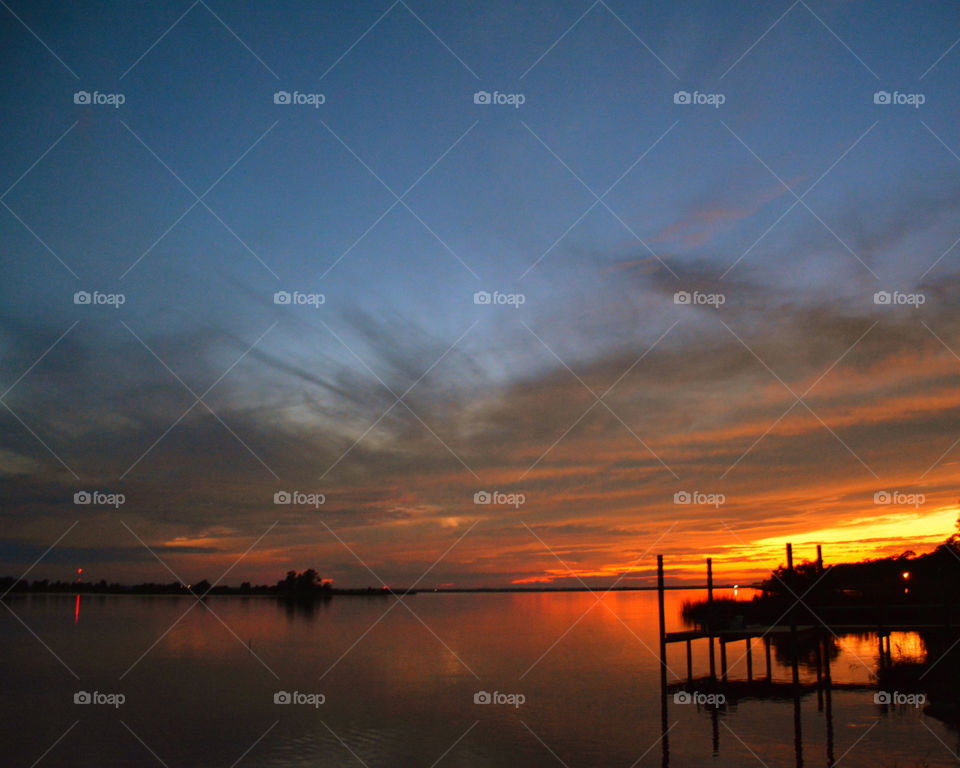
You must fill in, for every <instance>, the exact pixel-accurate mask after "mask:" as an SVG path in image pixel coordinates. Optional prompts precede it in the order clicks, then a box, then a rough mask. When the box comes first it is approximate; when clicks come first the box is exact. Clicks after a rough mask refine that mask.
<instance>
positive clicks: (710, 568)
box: [707, 557, 717, 682]
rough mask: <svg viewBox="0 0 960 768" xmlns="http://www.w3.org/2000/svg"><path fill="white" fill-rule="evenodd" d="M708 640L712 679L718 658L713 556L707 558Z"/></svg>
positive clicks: (715, 676)
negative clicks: (714, 638)
mask: <svg viewBox="0 0 960 768" xmlns="http://www.w3.org/2000/svg"><path fill="white" fill-rule="evenodd" d="M707 642H709V643H710V679H711V680H712V681H714V682H715V681H716V679H717V660H716V656H715V655H714V647H713V558H710V557H708V558H707Z"/></svg>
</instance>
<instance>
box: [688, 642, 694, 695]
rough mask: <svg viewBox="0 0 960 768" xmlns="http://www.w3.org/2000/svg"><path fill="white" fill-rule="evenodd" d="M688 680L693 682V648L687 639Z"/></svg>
mask: <svg viewBox="0 0 960 768" xmlns="http://www.w3.org/2000/svg"><path fill="white" fill-rule="evenodd" d="M687 682H688V683H690V684H691V685H692V684H693V649H692V648H691V645H690V640H687Z"/></svg>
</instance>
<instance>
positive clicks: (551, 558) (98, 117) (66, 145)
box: [0, 0, 960, 588]
mask: <svg viewBox="0 0 960 768" xmlns="http://www.w3.org/2000/svg"><path fill="white" fill-rule="evenodd" d="M2 5H3V7H2V8H0V41H2V50H3V51H4V53H3V66H4V69H5V74H6V77H4V78H3V79H2V82H0V104H2V108H3V120H2V123H0V131H2V134H0V140H2V141H0V146H2V150H0V189H2V190H4V191H2V192H0V204H2V205H0V243H2V249H0V258H2V261H3V280H2V281H0V392H2V395H0V405H2V406H3V407H2V408H0V475H2V482H0V520H2V526H3V534H2V540H0V573H3V574H6V575H10V576H18V575H20V574H21V573H24V572H28V573H29V577H30V578H50V579H58V578H62V579H69V578H72V577H74V576H75V573H76V569H77V568H80V567H82V568H83V569H84V577H85V578H89V579H91V580H95V581H96V580H99V579H101V578H104V579H107V580H108V581H126V582H131V581H163V582H169V581H174V580H180V581H183V582H185V583H189V582H191V581H197V580H199V579H201V578H207V579H208V580H210V581H211V582H214V581H217V580H218V579H222V580H223V582H224V583H229V584H235V583H239V582H240V581H242V580H249V581H253V582H257V583H261V582H273V581H276V580H277V579H278V578H280V576H281V575H282V574H283V573H284V572H285V571H286V570H288V569H291V568H296V569H303V568H307V567H315V568H317V569H318V570H319V571H320V572H321V573H323V574H324V575H325V576H327V577H329V578H332V579H333V580H334V583H335V584H336V585H338V586H366V585H373V586H379V585H381V584H388V585H391V586H410V585H412V584H416V585H418V586H419V587H420V588H433V587H438V586H447V587H450V586H452V587H472V586H509V585H545V584H550V585H555V586H580V585H582V584H588V585H591V586H593V585H607V586H609V585H611V584H618V585H620V586H636V585H643V584H649V583H650V581H651V574H652V573H653V572H654V568H655V557H654V556H655V555H656V554H663V555H664V558H665V563H666V569H667V577H668V580H669V581H671V583H680V582H683V581H690V580H693V581H702V580H703V573H702V571H703V564H704V560H705V558H707V557H712V558H713V559H714V566H715V571H716V572H717V574H718V575H719V576H720V577H721V578H722V579H724V580H730V581H735V580H750V579H755V578H758V577H760V576H762V575H764V574H765V573H766V572H767V571H768V570H769V569H770V568H771V567H775V566H776V565H777V564H779V563H780V562H782V561H783V547H784V544H785V543H786V542H787V541H791V542H793V543H794V545H795V551H796V553H797V556H798V557H799V559H804V558H811V557H813V555H814V549H815V544H816V543H822V544H823V546H824V557H825V559H826V560H827V562H830V561H833V562H836V561H840V560H846V559H850V558H859V557H868V556H869V557H876V556H883V555H889V554H899V553H901V552H903V551H907V550H913V551H917V552H919V551H924V550H927V549H929V548H931V547H933V546H934V545H935V544H936V543H938V542H939V541H942V540H943V539H945V538H946V537H947V536H948V535H950V534H951V533H952V532H954V530H955V529H956V526H955V521H956V519H957V517H958V514H960V493H958V491H960V489H958V487H957V485H958V484H957V478H958V474H960V463H958V462H960V387H958V383H960V356H958V355H960V322H958V315H957V311H956V307H957V291H958V287H960V279H958V277H960V266H958V263H960V262H958V259H960V218H958V213H960V129H958V125H960V121H958V120H957V117H958V106H960V98H958V95H957V91H956V83H957V82H958V77H960V44H958V43H960V7H958V6H957V4H956V3H954V2H927V3H923V4H912V3H893V2H873V3H866V2H854V1H853V0H808V1H804V0H798V1H797V2H794V3H793V4H790V3H789V2H777V3H753V2H699V3H652V4H644V7H642V8H638V7H635V5H632V4H627V3H618V2H613V0H611V1H610V2H604V1H603V0H600V1H598V2H595V3H593V4H592V5H591V4H589V3H587V2H577V3H574V2H560V3H539V2H531V3H524V4H522V5H521V6H520V7H518V6H517V4H514V3H506V2H503V3H500V2H482V3H481V2H465V3H459V4H456V5H453V4H447V3H437V2H434V3H430V2H420V1H419V0H418V1H417V2H413V0H410V1H409V2H408V1H407V0H397V2H394V3H392V4H391V3H390V2H386V1H385V2H379V3H361V2H356V3H342V4H334V3H331V4H324V5H322V6H321V5H319V4H315V3H306V2H304V3H298V2H280V3H275V4H274V3H271V4H265V3H246V2H235V3H223V2H220V1H219V0H209V2H207V1H205V0H198V1H197V2H194V3H192V4H191V3H190V2H189V0H185V1H184V2H176V3H159V4H157V3H130V2H124V3H95V4H85V3H77V4H72V5H70V6H69V7H65V6H62V5H61V4H58V3H44V2H37V3H25V2H20V1H18V0H9V1H8V2H5V3H3V4H2ZM87 296H89V302H87V301H86V298H87ZM288 298H289V301H287V299H288ZM78 494H79V496H78ZM278 494H279V495H278ZM478 494H479V495H478ZM287 498H289V499H290V502H291V503H277V502H278V501H280V502H283V501H284V500H286V499H287ZM84 500H89V501H90V503H78V501H79V502H82V501H84Z"/></svg>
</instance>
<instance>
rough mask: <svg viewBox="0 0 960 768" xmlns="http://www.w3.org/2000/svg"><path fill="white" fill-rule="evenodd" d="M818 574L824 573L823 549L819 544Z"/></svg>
mask: <svg viewBox="0 0 960 768" xmlns="http://www.w3.org/2000/svg"><path fill="white" fill-rule="evenodd" d="M817 573H823V548H822V547H821V546H820V545H819V544H817Z"/></svg>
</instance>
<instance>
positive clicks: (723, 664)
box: [720, 637, 727, 682]
mask: <svg viewBox="0 0 960 768" xmlns="http://www.w3.org/2000/svg"><path fill="white" fill-rule="evenodd" d="M720 679H721V680H722V681H723V682H727V641H726V640H725V639H724V638H722V637H721V638H720Z"/></svg>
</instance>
